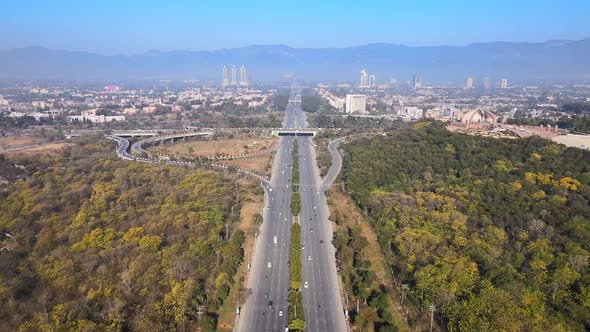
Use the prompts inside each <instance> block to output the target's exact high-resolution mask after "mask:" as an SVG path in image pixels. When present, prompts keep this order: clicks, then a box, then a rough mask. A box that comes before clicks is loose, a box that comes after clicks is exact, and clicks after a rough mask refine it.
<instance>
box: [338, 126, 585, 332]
mask: <svg viewBox="0 0 590 332" xmlns="http://www.w3.org/2000/svg"><path fill="white" fill-rule="evenodd" d="M344 148H345V151H346V156H345V158H344V161H345V162H344V179H345V182H346V186H347V189H348V191H349V192H350V193H351V195H352V197H353V199H354V200H355V201H356V202H358V205H359V206H360V207H361V208H362V209H363V210H365V211H366V212H367V214H368V217H369V220H370V222H371V223H372V225H373V227H374V228H375V230H376V231H377V233H378V236H379V243H380V246H381V248H382V250H383V251H384V253H385V255H386V257H387V261H388V264H390V265H391V267H392V268H393V272H394V275H395V277H396V279H397V280H396V281H397V282H398V284H401V283H404V284H408V286H409V298H408V300H410V301H411V302H412V303H413V306H414V309H415V310H414V313H415V314H414V315H413V316H411V317H410V323H412V322H411V321H412V320H416V319H420V320H423V319H424V318H425V317H428V315H427V308H428V306H429V305H430V304H434V305H436V307H437V309H436V310H437V314H436V317H438V316H439V313H440V314H442V319H441V320H440V321H441V323H442V324H443V325H444V326H446V327H447V328H448V329H449V330H452V331H584V330H585V329H586V330H587V329H589V328H590V273H589V272H590V270H589V258H590V253H589V251H590V204H589V202H590V153H589V152H585V151H582V150H578V149H574V148H566V147H564V146H561V145H557V144H555V143H551V142H549V141H546V140H542V139H539V138H529V139H518V140H498V139H492V138H482V137H474V136H468V135H464V134H453V133H450V132H447V131H446V130H445V129H444V128H443V126H442V125H441V124H438V123H435V122H420V123H417V124H416V125H414V128H409V129H402V130H396V131H393V132H390V133H389V135H388V136H386V137H377V138H373V139H361V140H357V141H355V142H352V143H350V144H347V145H345V146H344ZM364 293H365V294H368V293H369V292H368V291H364Z"/></svg>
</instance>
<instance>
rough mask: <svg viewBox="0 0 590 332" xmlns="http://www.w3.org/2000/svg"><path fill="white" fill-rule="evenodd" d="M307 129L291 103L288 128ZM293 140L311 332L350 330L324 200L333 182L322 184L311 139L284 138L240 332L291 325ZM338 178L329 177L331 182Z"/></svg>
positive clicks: (268, 189)
mask: <svg viewBox="0 0 590 332" xmlns="http://www.w3.org/2000/svg"><path fill="white" fill-rule="evenodd" d="M292 97H295V96H293V95H292ZM293 99H297V98H293ZM306 126H307V124H306V121H305V115H304V113H303V111H302V110H301V107H300V103H290V104H289V106H288V108H287V112H286V116H285V123H284V127H286V128H294V129H301V128H305V127H306ZM294 140H298V151H299V155H298V158H299V171H300V174H299V178H300V180H299V181H300V185H299V187H298V193H295V194H299V195H300V197H301V214H300V219H299V222H300V223H301V232H302V244H301V245H302V247H303V249H302V252H303V254H302V257H301V259H302V262H303V282H304V285H306V286H304V288H303V289H302V291H303V301H304V308H303V310H304V313H305V321H306V326H307V327H306V331H322V332H331V331H338V332H340V331H346V330H347V329H346V322H345V318H344V312H343V308H342V302H341V299H340V292H339V285H338V276H337V271H336V262H335V249H334V246H333V245H332V228H331V224H330V222H329V220H328V214H329V213H328V208H327V203H326V197H325V195H324V189H325V186H327V185H329V183H330V179H326V180H327V182H324V183H323V184H322V180H321V179H320V176H319V170H318V168H317V165H316V161H315V150H314V146H313V141H312V139H311V137H282V138H281V139H280V142H279V147H278V149H277V155H276V157H275V161H274V165H273V172H272V178H271V184H270V185H267V186H266V187H265V191H266V195H265V211H264V222H263V224H262V227H261V229H260V231H259V234H258V238H257V240H256V245H255V253H254V258H253V260H252V265H251V271H250V275H249V278H248V286H247V287H248V288H250V289H251V291H252V292H251V294H250V295H249V297H248V299H247V302H246V304H245V305H244V307H243V308H242V313H241V317H240V318H239V321H238V328H237V330H238V331H241V332H247V331H256V332H258V331H260V332H266V331H285V328H286V327H287V324H288V318H287V316H288V303H287V296H288V291H289V277H290V274H289V263H290V262H289V249H290V245H291V243H290V233H291V224H292V219H293V216H292V214H291V195H292V194H293V188H292V179H291V177H292V153H293V152H292V151H293V141H294ZM331 151H333V149H331ZM336 166H338V165H336ZM336 168H338V170H339V167H335V168H333V169H331V171H332V172H333V173H334V172H335V171H334V170H335V169H336ZM336 171H337V170H336ZM334 177H335V175H334V176H333V177H330V178H331V180H333V178H334ZM275 237H276V243H275V241H274V240H275Z"/></svg>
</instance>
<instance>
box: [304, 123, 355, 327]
mask: <svg viewBox="0 0 590 332" xmlns="http://www.w3.org/2000/svg"><path fill="white" fill-rule="evenodd" d="M298 114H299V117H301V118H304V114H303V112H302V111H299V112H298ZM300 123H304V124H305V121H300ZM298 146H299V172H300V174H299V178H300V180H299V181H300V188H299V193H300V195H301V214H300V218H299V221H300V223H301V233H302V241H303V243H302V245H303V248H304V249H303V250H302V256H303V257H302V259H303V282H304V288H303V306H304V312H305V322H306V330H307V331H329V332H331V331H347V328H346V321H345V317H344V311H343V307H342V301H341V297H340V289H339V284H338V275H337V271H336V259H335V248H334V246H333V245H332V234H333V233H332V225H331V223H330V221H329V220H328V216H329V212H328V204H327V202H326V196H325V194H324V189H325V188H324V187H323V186H322V180H321V178H320V176H319V169H318V167H317V163H316V157H315V148H314V144H313V140H312V138H311V137H299V138H298ZM336 169H338V170H339V166H338V165H335V167H334V168H332V170H336ZM336 175H337V174H336ZM334 178H335V175H334ZM331 180H332V181H333V178H332V179H331ZM330 183H331V182H330ZM330 183H328V182H326V184H327V185H329V184H330ZM305 285H307V287H305Z"/></svg>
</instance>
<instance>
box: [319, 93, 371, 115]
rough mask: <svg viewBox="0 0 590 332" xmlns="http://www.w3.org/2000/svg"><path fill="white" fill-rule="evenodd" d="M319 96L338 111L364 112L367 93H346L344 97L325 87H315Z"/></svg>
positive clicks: (365, 111)
mask: <svg viewBox="0 0 590 332" xmlns="http://www.w3.org/2000/svg"><path fill="white" fill-rule="evenodd" d="M316 91H317V92H318V94H319V95H320V97H322V98H324V100H326V102H327V103H328V104H330V106H332V107H333V108H335V109H336V110H337V111H339V112H342V111H344V112H346V113H356V114H366V113H367V95H366V94H353V93H347V94H346V96H345V97H339V96H336V95H335V94H333V93H331V92H330V91H328V90H327V89H321V88H318V89H316Z"/></svg>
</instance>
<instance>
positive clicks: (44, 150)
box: [0, 143, 69, 155]
mask: <svg viewBox="0 0 590 332" xmlns="http://www.w3.org/2000/svg"><path fill="white" fill-rule="evenodd" d="M68 144H69V143H47V144H42V145H37V146H31V147H23V148H21V149H15V150H10V151H2V150H0V153H3V154H5V155H15V154H25V155H34V154H51V155H58V154H60V153H61V152H62V151H63V148H64V147H66V146H67V145H68Z"/></svg>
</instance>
